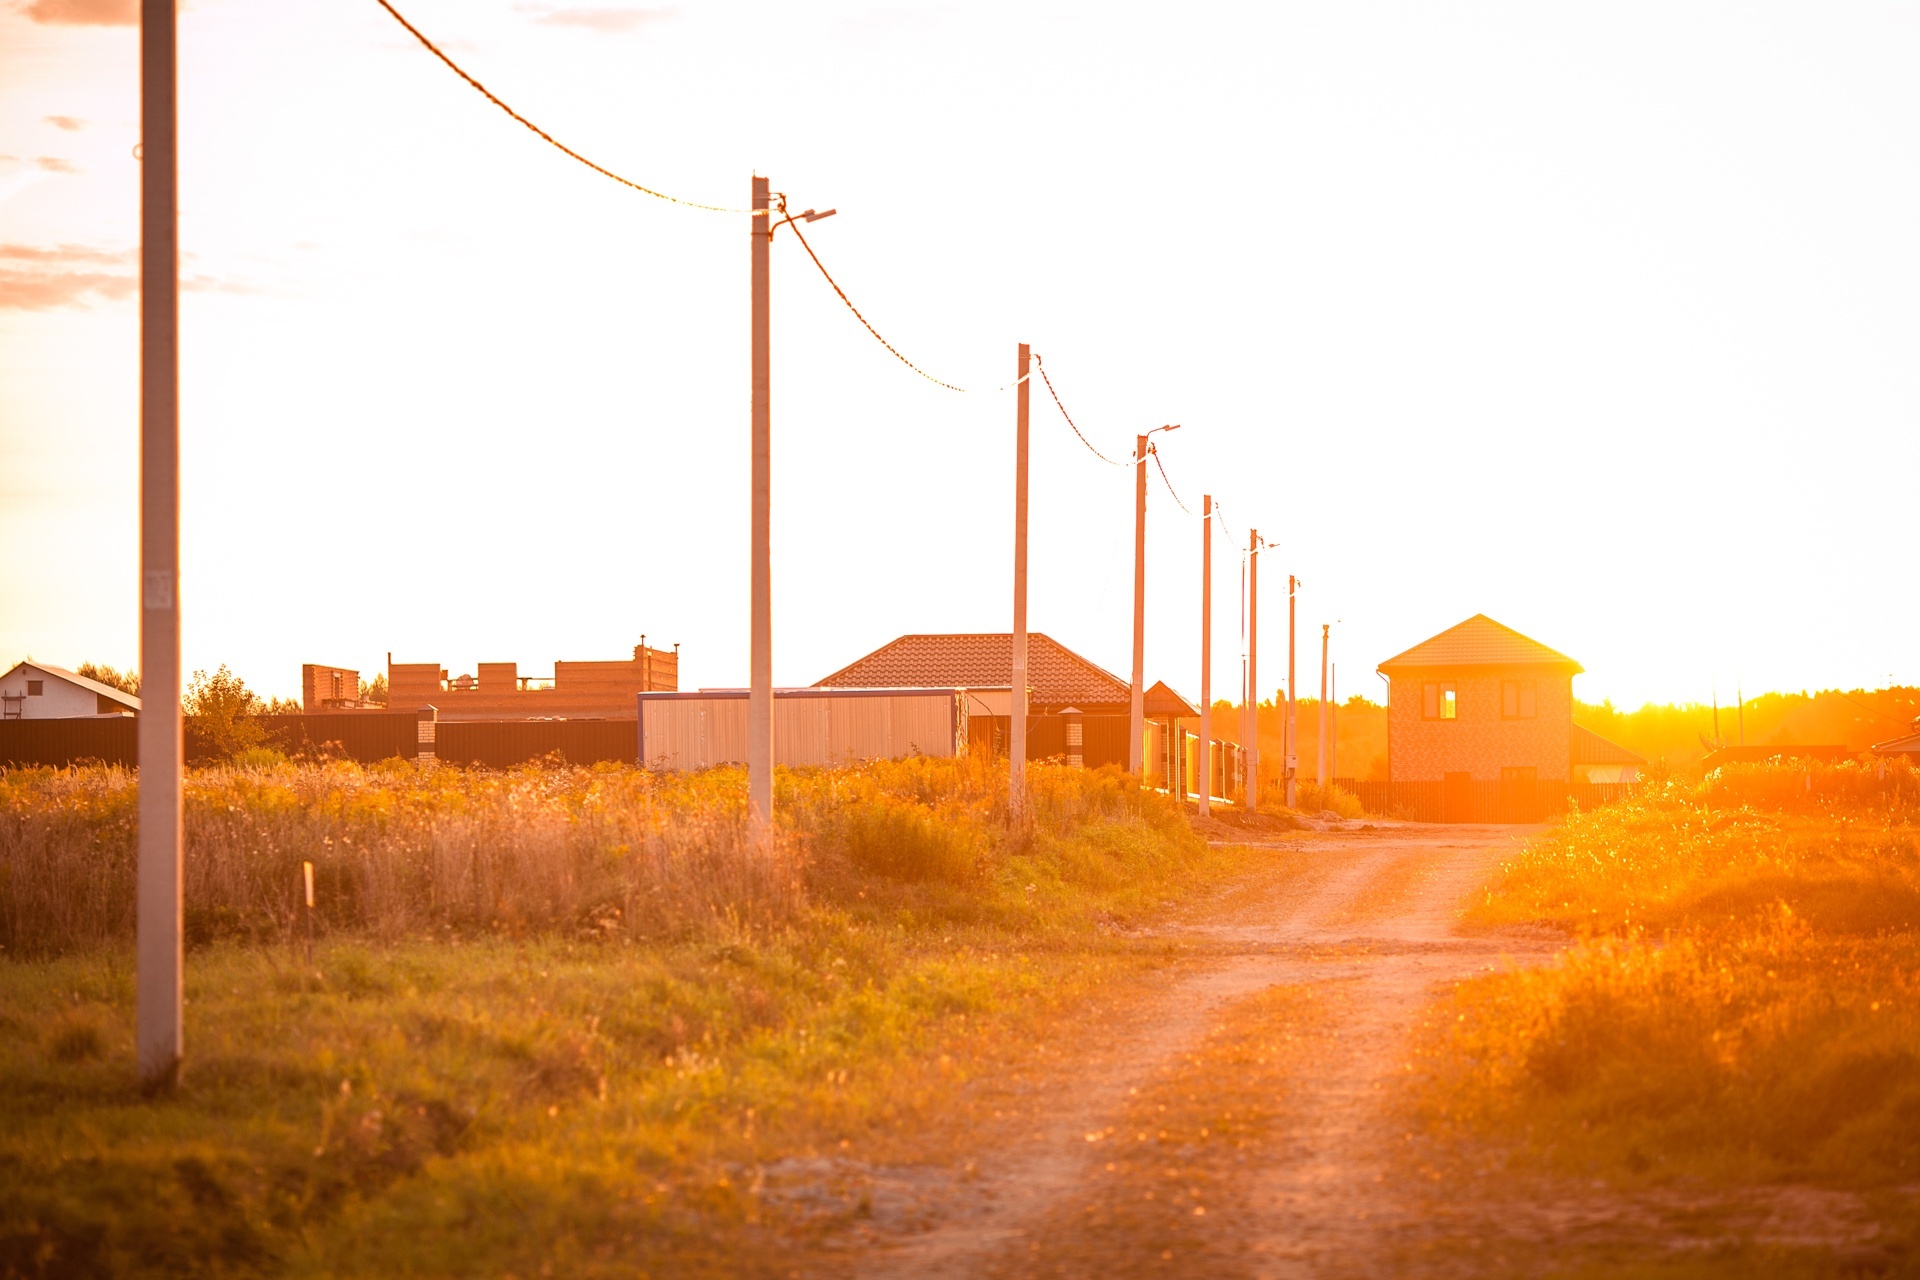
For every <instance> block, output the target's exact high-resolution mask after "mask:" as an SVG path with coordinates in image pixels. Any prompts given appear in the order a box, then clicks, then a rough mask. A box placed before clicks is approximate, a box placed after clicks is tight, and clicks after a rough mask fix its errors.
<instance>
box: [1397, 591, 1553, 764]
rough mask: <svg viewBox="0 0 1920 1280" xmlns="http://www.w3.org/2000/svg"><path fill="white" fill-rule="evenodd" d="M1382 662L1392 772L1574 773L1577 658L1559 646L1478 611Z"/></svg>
mask: <svg viewBox="0 0 1920 1280" xmlns="http://www.w3.org/2000/svg"><path fill="white" fill-rule="evenodd" d="M1379 669H1380V672H1381V674H1382V675H1384V676H1386V677H1387V679H1388V681H1389V688H1390V693H1389V704H1388V710H1387V770H1388V776H1389V777H1390V778H1391V779H1392V780H1393V781H1395V782H1448V781H1457V782H1465V781H1467V780H1472V781H1474V782H1526V781H1535V782H1568V781H1571V778H1570V772H1571V767H1572V763H1573V677H1574V676H1576V675H1578V674H1579V673H1580V672H1581V670H1583V668H1582V667H1581V666H1580V664H1579V663H1578V662H1575V661H1574V660H1573V659H1572V658H1569V657H1568V656H1567V655H1566V654H1564V653H1560V652H1558V651H1557V650H1554V649H1549V648H1548V647H1547V646H1546V645H1544V644H1541V643H1540V642H1539V641H1538V640H1535V639H1532V638H1531V637H1529V636H1524V635H1521V634H1520V633H1519V632H1518V631H1515V630H1514V629H1513V628H1512V627H1507V626H1502V625H1501V624H1500V623H1498V622H1495V621H1494V620H1493V619H1492V618H1489V617H1487V616H1486V615H1485V614H1484V613H1477V614H1475V615H1474V616H1473V617H1471V618H1468V619H1467V620H1466V621H1465V622H1462V623H1460V624H1459V625H1458V626H1454V627H1449V628H1447V630H1445V631H1442V632H1441V633H1440V634H1439V635H1437V636H1434V637H1433V638H1432V639H1429V640H1423V641H1422V642H1420V643H1419V644H1417V645H1415V646H1413V648H1411V649H1408V650H1407V651H1406V652H1405V653H1402V654H1399V655H1397V656H1395V657H1392V658H1388V659H1387V660H1386V661H1385V662H1383V663H1381V664H1380V668H1379Z"/></svg>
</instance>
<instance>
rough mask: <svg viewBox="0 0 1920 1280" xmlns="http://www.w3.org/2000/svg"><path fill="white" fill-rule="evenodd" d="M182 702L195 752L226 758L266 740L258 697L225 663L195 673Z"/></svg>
mask: <svg viewBox="0 0 1920 1280" xmlns="http://www.w3.org/2000/svg"><path fill="white" fill-rule="evenodd" d="M181 704H182V706H183V707H184V709H185V710H186V713H187V716H188V723H187V734H188V736H189V737H190V738H191V739H192V744H191V746H192V750H193V753H194V754H198V755H205V756H210V757H212V758H213V759H216V760H228V759H231V758H233V757H234V756H236V755H238V754H239V753H240V752H242V751H245V750H247V749H248V748H250V747H257V746H259V745H260V744H261V743H262V742H264V741H266V736H267V733H266V730H265V728H263V727H262V726H261V724H260V723H259V721H258V719H257V718H256V717H257V716H258V715H259V713H260V709H261V702H260V699H259V697H258V696H257V695H255V693H254V692H253V690H251V689H249V688H247V686H246V683H245V682H244V681H243V680H241V679H240V677H239V676H236V675H234V674H233V672H231V671H229V670H227V667H226V664H225V663H222V664H221V665H220V669H219V670H218V671H216V672H214V673H213V674H212V675H208V674H207V673H206V672H204V671H196V672H194V673H193V679H192V681H191V682H189V683H188V685H187V696H186V697H185V698H183V699H182V700H181Z"/></svg>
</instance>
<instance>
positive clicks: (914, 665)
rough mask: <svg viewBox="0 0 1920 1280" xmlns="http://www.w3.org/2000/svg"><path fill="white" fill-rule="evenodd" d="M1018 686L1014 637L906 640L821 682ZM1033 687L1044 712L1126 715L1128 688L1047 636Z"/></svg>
mask: <svg viewBox="0 0 1920 1280" xmlns="http://www.w3.org/2000/svg"><path fill="white" fill-rule="evenodd" d="M1012 682H1013V636H1012V635H1011V634H1010V633H1009V632H1005V631H1000V632H971V633H962V634H956V635H926V634H922V635H905V636H901V637H900V638H899V639H897V640H894V641H892V642H891V643H889V644H885V645H882V646H881V647H880V648H878V649H875V650H874V651H873V652H872V653H869V654H868V655H866V656H865V657H864V658H861V659H859V660H858V661H855V662H852V663H849V664H848V665H847V666H844V667H842V668H841V669H840V670H838V671H836V672H834V673H833V674H832V675H830V676H827V677H825V678H824V679H822V680H819V681H817V682H816V685H817V687H820V688H868V689H893V688H928V687H938V688H955V689H995V688H1007V687H1009V686H1010V685H1011V684H1012ZM1027 684H1028V687H1029V688H1030V689H1031V690H1032V694H1031V697H1032V705H1033V709H1034V711H1035V712H1036V713H1039V712H1043V711H1047V710H1058V709H1059V708H1062V707H1066V706H1076V707H1079V708H1080V709H1081V710H1083V711H1085V712H1087V713H1089V714H1102V713H1110V712H1112V711H1115V710H1120V711H1124V710H1125V708H1126V704H1127V701H1128V692H1129V691H1128V686H1127V682H1126V681H1124V680H1122V679H1120V678H1119V677H1118V676H1116V675H1114V674H1113V673H1112V672H1110V671H1107V670H1105V669H1103V668H1101V667H1099V666H1097V665H1095V664H1094V663H1092V662H1089V661H1087V660H1086V659H1085V658H1083V657H1081V656H1080V655H1079V654H1077V653H1075V652H1074V651H1073V650H1071V649H1069V648H1067V647H1066V646H1065V645H1063V644H1061V643H1060V642H1059V641H1057V640H1055V639H1053V638H1052V637H1051V636H1048V635H1046V634H1044V633H1042V632H1038V631H1034V632H1029V633H1028V635H1027Z"/></svg>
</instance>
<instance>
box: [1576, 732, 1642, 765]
mask: <svg viewBox="0 0 1920 1280" xmlns="http://www.w3.org/2000/svg"><path fill="white" fill-rule="evenodd" d="M1646 762H1647V758H1646V757H1645V756H1643V755H1640V754H1639V753H1637V752H1633V751H1629V750H1627V749H1626V748H1625V747H1623V746H1621V745H1620V744H1619V743H1617V742H1608V741H1607V740H1606V739H1605V738H1603V737H1601V736H1600V735H1599V734H1597V733H1595V732H1594V731H1593V730H1591V729H1582V728H1581V727H1580V726H1579V725H1575V726H1573V761H1572V763H1574V764H1645V763H1646Z"/></svg>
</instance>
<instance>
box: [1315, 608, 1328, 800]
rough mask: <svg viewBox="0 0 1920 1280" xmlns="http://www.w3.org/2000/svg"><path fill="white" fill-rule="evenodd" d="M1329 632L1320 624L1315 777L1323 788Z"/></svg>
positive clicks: (1325, 761) (1325, 626) (1323, 624)
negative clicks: (1318, 736) (1318, 725)
mask: <svg viewBox="0 0 1920 1280" xmlns="http://www.w3.org/2000/svg"><path fill="white" fill-rule="evenodd" d="M1327 632H1328V624H1327V623H1324V622H1323V623H1321V624H1320V759H1319V761H1318V763H1317V764H1316V765H1315V768H1314V775H1313V779H1314V781H1315V782H1316V783H1318V784H1319V785H1320V787H1321V789H1322V790H1324V789H1325V788H1326V785H1327Z"/></svg>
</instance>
